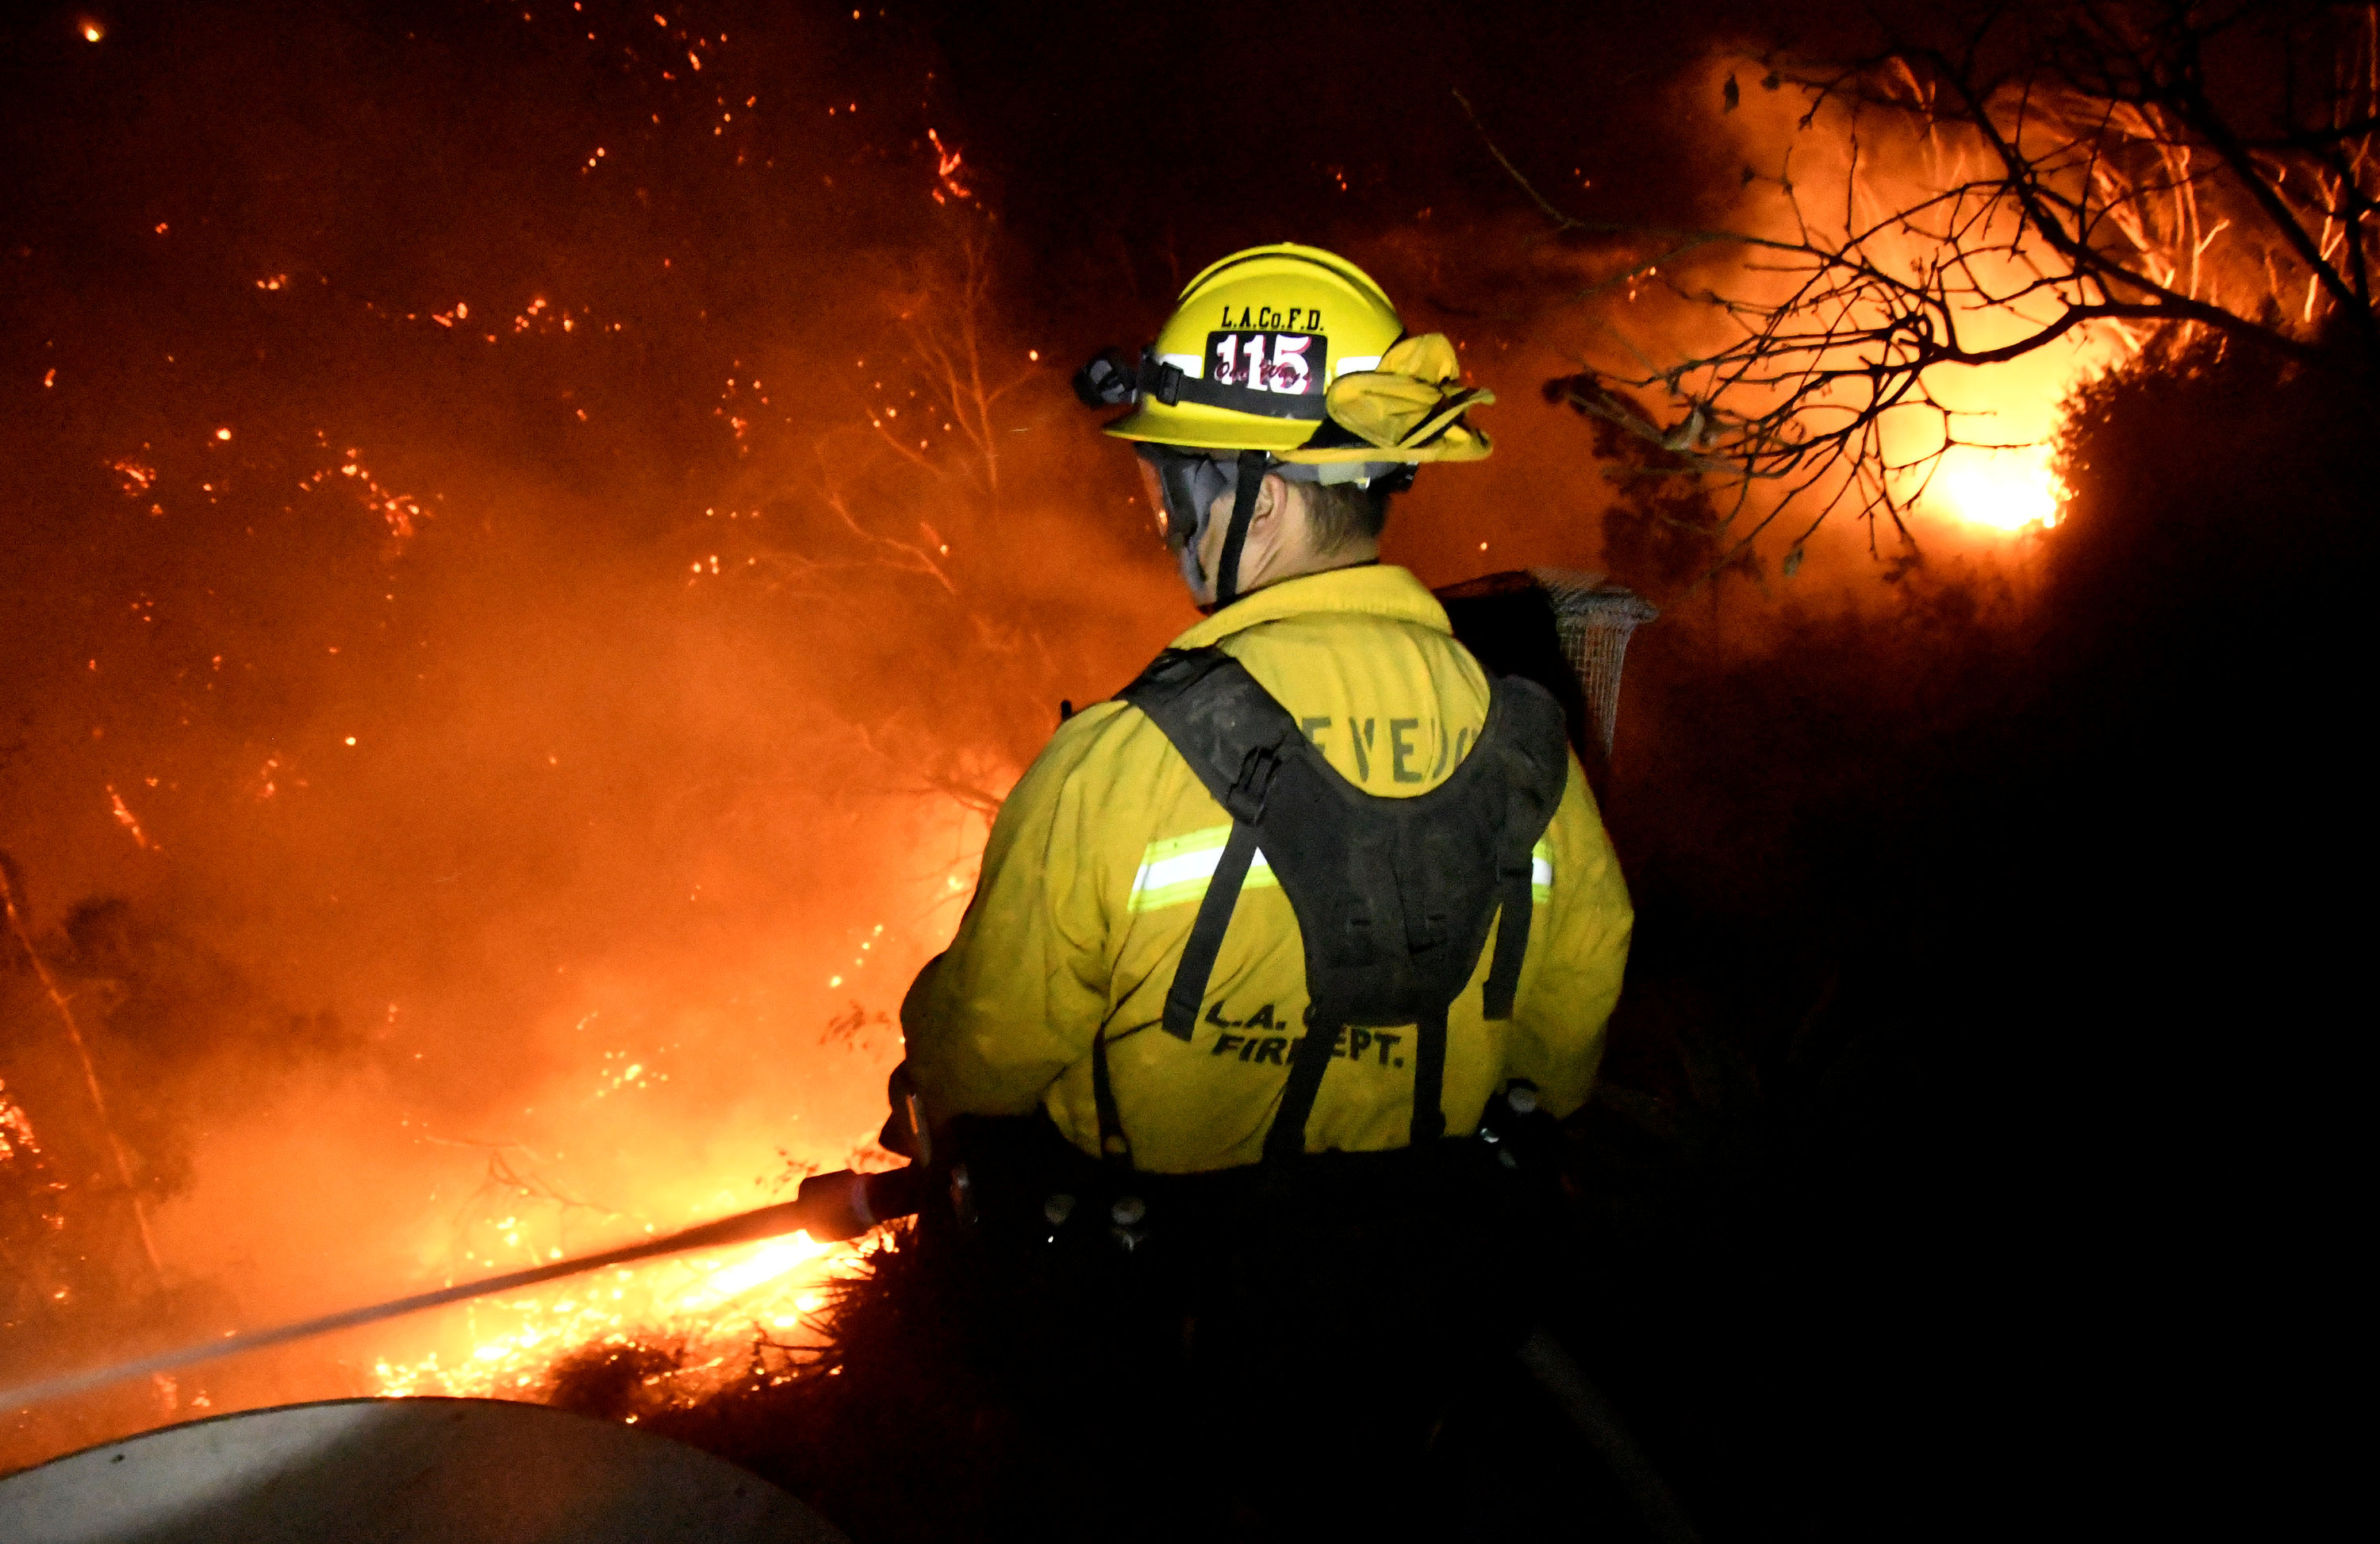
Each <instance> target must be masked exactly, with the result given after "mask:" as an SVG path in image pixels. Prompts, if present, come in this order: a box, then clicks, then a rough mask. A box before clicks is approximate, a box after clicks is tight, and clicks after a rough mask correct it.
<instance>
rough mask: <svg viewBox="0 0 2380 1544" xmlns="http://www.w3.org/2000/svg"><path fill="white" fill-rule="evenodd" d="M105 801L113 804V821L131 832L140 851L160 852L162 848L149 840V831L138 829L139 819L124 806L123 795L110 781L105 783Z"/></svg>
mask: <svg viewBox="0 0 2380 1544" xmlns="http://www.w3.org/2000/svg"><path fill="white" fill-rule="evenodd" d="M107 802H108V803H109V804H111V805H113V806H115V823H116V824H117V825H120V826H122V827H123V828H124V829H125V830H126V831H128V832H129V833H131V834H132V840H133V841H134V842H136V843H138V844H140V850H141V851H142V852H144V853H146V852H162V851H164V849H163V848H161V847H159V846H157V845H154V844H153V843H152V842H151V841H150V840H149V833H146V832H144V831H142V830H141V829H140V820H139V819H138V818H137V817H136V816H134V814H133V813H132V811H131V809H130V808H128V807H127V806H126V804H125V802H124V796H123V795H122V794H119V793H117V792H116V791H115V784H112V783H111V784H107Z"/></svg>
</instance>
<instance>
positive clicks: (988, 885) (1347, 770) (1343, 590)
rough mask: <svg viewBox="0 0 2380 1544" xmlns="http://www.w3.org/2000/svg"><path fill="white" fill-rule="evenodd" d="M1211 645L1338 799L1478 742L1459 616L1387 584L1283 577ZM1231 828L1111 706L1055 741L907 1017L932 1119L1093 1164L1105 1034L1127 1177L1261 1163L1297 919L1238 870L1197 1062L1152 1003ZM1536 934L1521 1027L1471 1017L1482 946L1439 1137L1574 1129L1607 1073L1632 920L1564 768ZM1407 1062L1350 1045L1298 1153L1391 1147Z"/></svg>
mask: <svg viewBox="0 0 2380 1544" xmlns="http://www.w3.org/2000/svg"><path fill="white" fill-rule="evenodd" d="M1208 645H1217V646H1220V647H1221V648H1222V649H1223V650H1225V651H1226V652H1228V653H1230V654H1232V655H1233V656H1234V657H1235V658H1237V659H1238V660H1239V661H1240V663H1242V664H1244V665H1245V666H1246V667H1247V669H1248V671H1249V673H1250V674H1251V675H1254V676H1255V677H1256V679H1257V682H1258V683H1259V684H1261V685H1262V686H1263V687H1264V688H1265V689H1266V690H1267V691H1269V692H1270V693H1271V694H1272V695H1273V697H1274V698H1276V699H1278V700H1279V701H1280V702H1281V705H1282V706H1283V707H1284V708H1286V709H1287V710H1288V711H1290V712H1291V713H1292V714H1293V715H1295V716H1296V717H1297V719H1298V720H1299V722H1300V723H1301V724H1302V725H1303V726H1304V728H1305V731H1306V734H1307V736H1308V737H1309V738H1311V739H1312V740H1313V742H1314V743H1315V745H1316V746H1317V747H1318V748H1320V749H1321V750H1322V752H1323V754H1324V755H1325V756H1326V757H1327V758H1328V759H1329V760H1330V765H1331V766H1332V768H1333V769H1335V770H1336V771H1337V772H1339V773H1340V775H1342V777H1345V778H1347V779H1349V780H1350V781H1352V782H1353V783H1354V784H1355V785H1356V786H1358V787H1360V788H1362V789H1364V790H1365V791H1366V792H1367V793H1371V794H1378V795H1384V796H1389V797H1392V798H1394V797H1406V796H1412V795H1415V794H1419V793H1424V792H1426V791H1427V790H1429V789H1431V788H1434V787H1436V786H1438V784H1439V783H1441V782H1443V781H1444V780H1445V779H1446V777H1447V775H1448V773H1449V772H1451V770H1452V769H1453V767H1454V766H1455V765H1456V763H1457V762H1458V761H1460V760H1461V759H1462V756H1463V753H1464V751H1465V750H1467V749H1468V748H1469V747H1470V745H1471V744H1472V743H1473V742H1474V741H1475V739H1476V738H1477V736H1478V734H1479V730H1480V726H1481V723H1482V722H1483V721H1484V719H1485V718H1486V715H1487V709H1488V683H1487V678H1486V677H1485V675H1482V674H1481V672H1480V669H1479V666H1478V664H1477V663H1476V662H1475V661H1474V660H1473V659H1472V657H1471V655H1470V654H1469V653H1468V652H1467V651H1465V650H1463V647H1462V646H1461V645H1460V644H1458V643H1456V642H1455V640H1454V637H1453V634H1452V631H1451V628H1450V627H1449V626H1448V624H1447V619H1446V613H1445V611H1444V609H1443V608H1441V607H1440V606H1439V603H1438V602H1437V601H1436V600H1435V599H1433V598H1432V597H1431V595H1430V593H1429V591H1428V590H1426V589H1425V588H1423V586H1422V584H1421V582H1420V581H1419V580H1417V579H1415V577H1413V576H1412V575H1411V574H1409V573H1407V572H1406V571H1405V570H1403V569H1402V568H1395V567H1388V566H1381V565H1372V566H1364V567H1356V568H1344V569H1338V570H1334V571H1331V572H1329V573H1324V574H1315V575H1309V576H1306V577H1302V578H1295V579H1289V580H1286V581H1283V582H1281V583H1280V584H1276V585H1272V586H1269V587H1268V588H1266V589H1264V590H1258V591H1257V592H1256V593H1255V594H1252V595H1250V596H1248V597H1247V598H1245V600H1242V601H1240V602H1237V603H1236V604H1233V605H1231V606H1228V607H1226V608H1224V609H1223V610H1222V611H1221V612H1220V613H1218V614H1215V615H1214V616H1211V617H1209V618H1208V619H1207V620H1206V621H1204V622H1202V623H1200V624H1199V625H1198V626H1195V627H1193V628H1191V629H1190V630H1189V631H1188V632H1185V633H1184V634H1183V635H1182V636H1181V637H1180V638H1176V639H1175V640H1174V647H1176V648H1181V649H1193V648H1200V647H1205V646H1208ZM1230 826H1231V820H1230V817H1229V816H1228V815H1227V814H1226V813H1225V812H1224V810H1223V808H1222V807H1221V806H1220V805H1219V804H1217V803H1216V802H1215V800H1214V798H1213V797H1212V796H1210V795H1208V792H1207V790H1206V789H1205V788H1204V787H1203V786H1202V785H1201V784H1199V781H1198V779H1197V777H1196V774H1194V773H1193V772H1191V770H1190V767H1189V764H1188V763H1187V762H1185V761H1184V760H1183V759H1182V758H1181V756H1180V755H1179V754H1177V753H1176V752H1175V750H1174V749H1173V747H1172V744H1171V743H1170V742H1168V741H1167V739H1166V738H1165V736H1164V735H1163V734H1162V733H1161V732H1160V730H1159V729H1158V727H1157V725H1156V724H1155V723H1152V722H1150V720H1149V719H1148V718H1147V716H1146V715H1144V714H1143V713H1142V712H1141V711H1140V710H1138V709H1137V708H1134V707H1131V706H1129V705H1127V704H1125V703H1122V702H1105V703H1100V704H1099V705H1098V706H1096V707H1091V708H1087V709H1085V710H1084V711H1082V712H1080V713H1077V714H1076V715H1075V717H1074V718H1073V719H1071V720H1069V721H1068V722H1067V723H1064V724H1062V726H1061V727H1060V728H1059V730H1058V733H1057V735H1056V736H1054V737H1053V738H1052V739H1051V740H1050V744H1049V746H1048V747H1047V748H1044V749H1043V751H1042V752H1041V755H1040V756H1039V757H1038V759H1037V760H1035V761H1034V763H1033V765H1032V767H1031V769H1030V770H1028V771H1027V772H1026V774H1025V776H1024V778H1023V780H1022V781H1020V782H1019V783H1018V784H1017V785H1016V787H1015V789H1014V792H1012V793H1011V794H1010V796H1009V797H1008V800H1007V803H1006V804H1005V805H1004V806H1002V809H1001V812H1000V816H999V819H998V820H997V821H995V822H994V824H993V826H992V831H991V839H990V845H989V846H988V847H987V849H986V851H985V854H984V864H983V877H982V880H981V881H980V882H979V883H978V885H977V889H976V894H975V897H974V899H973V900H972V901H971V902H970V903H969V905H968V906H967V911H966V915H965V918H964V919H963V920H962V921H961V922H960V924H959V930H958V935H957V937H956V938H955V939H953V941H952V943H951V946H950V948H949V950H948V951H947V952H945V953H944V954H941V956H939V957H938V958H936V959H935V960H934V961H933V962H932V963H931V964H929V966H928V967H926V969H925V970H924V972H923V973H921V974H920V975H919V977H918V978H917V983H916V984H915V985H914V986H913V987H912V988H911V989H910V991H909V996H908V1000H907V1001H906V1002H905V1003H904V1004H903V1005H902V1013H901V1019H902V1028H903V1031H904V1033H905V1035H906V1036H907V1039H908V1059H909V1068H910V1073H911V1076H913V1077H914V1078H915V1079H916V1081H917V1088H918V1090H919V1092H920V1093H921V1094H922V1096H923V1097H924V1099H925V1101H926V1105H927V1108H928V1110H929V1112H931V1114H932V1115H933V1117H934V1118H935V1119H936V1120H938V1121H939V1120H942V1119H947V1118H948V1117H950V1116H953V1115H959V1114H984V1115H1016V1114H1026V1113H1030V1112H1031V1111H1032V1110H1033V1108H1034V1106H1035V1105H1036V1104H1039V1105H1042V1106H1045V1107H1046V1108H1047V1109H1048V1111H1049V1112H1050V1116H1051V1118H1052V1119H1053V1120H1054V1121H1055V1122H1056V1123H1057V1125H1058V1128H1059V1130H1061V1131H1062V1132H1063V1133H1064V1134H1065V1135H1066V1137H1068V1138H1069V1139H1070V1140H1072V1141H1073V1142H1074V1143H1075V1146H1077V1147H1079V1148H1081V1149H1083V1150H1084V1151H1085V1152H1087V1153H1097V1152H1098V1151H1099V1117H1098V1112H1097V1109H1096V1106H1095V1103H1094V1100H1093V1097H1092V1082H1091V1047H1092V1043H1093V1040H1094V1038H1095V1036H1096V1035H1097V1034H1098V1033H1099V1030H1100V1029H1101V1027H1105V1029H1106V1033H1107V1038H1108V1059H1109V1067H1110V1073H1111V1080H1112V1084H1113V1088H1114V1092H1115V1100H1116V1107H1117V1114H1118V1116H1119V1117H1120V1119H1121V1122H1122V1125H1123V1130H1124V1133H1125V1135H1126V1136H1127V1137H1128V1138H1129V1140H1130V1143H1131V1150H1132V1158H1133V1161H1134V1162H1135V1165H1137V1166H1138V1167H1140V1168H1142V1169H1146V1170H1151V1171H1155V1172H1158V1173H1199V1172H1204V1171H1208V1170H1214V1169H1224V1168H1231V1167H1234V1166H1236V1165H1240V1164H1245V1163H1253V1162H1255V1161H1257V1159H1258V1158H1260V1157H1261V1156H1262V1152H1263V1147H1264V1137H1265V1132H1266V1129H1267V1128H1268V1127H1269V1125H1270V1124H1271V1121H1272V1116H1273V1112H1274V1109H1275V1108H1276V1107H1277V1106H1278V1105H1279V1103H1280V1101H1281V1089H1282V1086H1283V1084H1284V1082H1285V1080H1286V1078H1287V1076H1288V1064H1289V1059H1290V1058H1289V1052H1290V1051H1291V1049H1292V1046H1293V1041H1294V1040H1295V1039H1296V1038H1297V1037H1298V1036H1299V1035H1300V1033H1301V1032H1302V1031H1301V1026H1302V1023H1303V1019H1304V1015H1305V1005H1306V991H1305V953H1304V947H1303V944H1302V942H1300V939H1299V936H1298V928H1297V919H1296V917H1295V916H1294V915H1293V913H1292V911H1291V909H1290V905H1289V900H1288V897H1287V896H1286V895H1285V894H1283V893H1282V892H1281V889H1280V887H1279V885H1278V884H1277V883H1276V882H1274V881H1273V880H1272V877H1271V875H1270V873H1269V871H1268V870H1267V869H1266V868H1265V866H1264V859H1263V857H1261V856H1259V857H1257V859H1256V860H1255V862H1254V864H1253V865H1252V866H1251V867H1250V869H1249V871H1248V876H1247V880H1246V881H1245V887H1244V888H1243V890H1242V893H1241V895H1240V899H1239V904H1238V906H1237V907H1236V909H1235V910H1234V911H1233V916H1232V923H1231V929H1230V930H1229V932H1228V933H1226V934H1225V936H1224V941H1223V945H1222V951H1221V954H1220V956H1219V957H1218V959H1217V961H1216V964H1215V969H1214V974H1213V976H1212V977H1211V978H1210V979H1209V980H1208V987H1207V992H1206V999H1205V1003H1204V1004H1203V1011H1202V1013H1201V1015H1200V1017H1199V1021H1198V1024H1197V1027H1196V1034H1195V1036H1194V1038H1193V1039H1191V1041H1190V1043H1188V1044H1186V1045H1185V1044H1184V1043H1183V1042H1182V1041H1180V1040H1179V1039H1174V1038H1173V1037H1172V1036H1171V1035H1168V1034H1166V1033H1163V1032H1162V1031H1161V1029H1160V1027H1159V1025H1160V1020H1161V1018H1162V1016H1163V1012H1164V1001H1165V994H1166V991H1167V990H1168V989H1169V988H1170V987H1171V986H1172V982H1173V976H1174V970H1175V967H1176V965H1177V964H1178V962H1179V960H1180V958H1181V954H1182V950H1183V945H1184V942H1186V941H1187V939H1188V937H1189V933H1190V925H1191V921H1192V919H1193V918H1195V917H1196V913H1197V909H1198V901H1199V899H1200V897H1201V896H1203V895H1204V894H1205V893H1206V887H1207V880H1208V876H1209V875H1210V874H1211V873H1212V872H1213V871H1214V869H1215V865H1216V862H1217V860H1218V858H1219V857H1220V856H1221V853H1222V848H1223V843H1224V839H1225V837H1226V836H1227V835H1228V834H1229V832H1230ZM1535 879H1536V886H1535V915H1534V917H1533V919H1532V924H1531V927H1530V931H1529V942H1528V952H1527V954H1526V955H1525V956H1524V961H1523V964H1522V968H1521V978H1520V987H1519V992H1518V995H1517V997H1516V999H1515V1003H1514V1007H1513V1013H1512V1017H1511V1018H1510V1019H1508V1020H1494V1021H1490V1020H1488V1019H1485V1018H1483V1017H1482V1015H1481V1011H1480V987H1481V984H1482V982H1483V981H1484V980H1485V979H1486V977H1487V972H1488V961H1489V960H1490V958H1491V957H1492V956H1493V954H1494V951H1495V945H1494V942H1493V941H1492V939H1491V940H1490V942H1489V943H1488V948H1486V949H1485V950H1483V951H1482V952H1481V954H1480V957H1479V961H1478V964H1477V965H1476V966H1475V967H1474V970H1473V974H1472V979H1471V983H1470V985H1469V986H1468V987H1466V988H1465V989H1464V991H1463V995H1462V996H1461V997H1460V998H1458V999H1457V1000H1456V1002H1455V1003H1454V1006H1453V1009H1452V1011H1451V1015H1450V1018H1449V1023H1448V1031H1447V1051H1446V1076H1445V1086H1444V1094H1443V1100H1442V1103H1443V1106H1444V1112H1445V1115H1446V1130H1447V1131H1448V1132H1449V1133H1450V1134H1452V1135H1462V1134H1465V1133H1468V1132H1470V1131H1472V1130H1473V1129H1474V1128H1475V1126H1476V1125H1477V1124H1478V1120H1479V1114H1480V1111H1481V1110H1482V1108H1483V1107H1484V1106H1485V1105H1486V1103H1487V1100H1488V1098H1489V1096H1490V1095H1491V1094H1493V1093H1494V1092H1495V1091H1496V1089H1497V1088H1500V1086H1501V1085H1502V1084H1503V1083H1504V1082H1505V1081H1506V1080H1507V1079H1509V1078H1526V1079H1527V1080H1529V1081H1530V1082H1532V1083H1534V1084H1536V1087H1537V1088H1538V1090H1539V1099H1540V1102H1541V1104H1542V1105H1543V1107H1544V1108H1546V1109H1548V1110H1549V1111H1551V1112H1553V1113H1554V1114H1556V1115H1565V1114H1568V1113H1569V1112H1572V1111H1573V1110H1575V1109H1576V1108H1578V1106H1579V1105H1580V1103H1581V1102H1583V1101H1584V1100H1585V1098H1586V1092H1587V1088H1588V1085H1589V1084H1590V1083H1591V1082H1592V1080H1593V1078H1594V1076H1595V1071H1596V1066H1597V1063H1598V1062H1599V1061H1600V1060H1601V1058H1602V1052H1603V1029H1604V1022H1605V1020H1606V1019H1607V1018H1609V1015H1610V1013H1611V1008H1612V1004H1613V1003H1614V1002H1615V1001H1616V1000H1617V999H1618V997H1619V995H1620V980H1621V971H1622V968H1623V967H1624V966H1625V965H1626V963H1627V956H1628V939H1629V929H1630V926H1631V923H1632V920H1633V913H1632V912H1631V910H1630V907H1629V903H1628V893H1627V890H1626V887H1625V886H1624V885H1623V884H1622V883H1621V877H1620V869H1619V865H1618V863H1617V862H1616V861H1615V860H1614V858H1613V857H1612V852H1611V845H1610V842H1609V838H1608V837H1606V835H1605V833H1604V830H1603V822H1602V820H1601V817H1600V816H1599V815H1598V814H1597V810H1596V807H1595V800H1594V796H1592V795H1591V794H1590V793H1589V792H1588V790H1587V786H1586V783H1585V778H1584V777H1583V776H1582V775H1581V774H1580V772H1579V769H1578V765H1577V763H1576V761H1575V760H1573V762H1572V764H1571V769H1570V778H1569V783H1568V784H1567V786H1566V787H1565V788H1564V790H1563V793H1562V796H1561V802H1560V806H1559V808H1557V809H1556V811H1555V814H1554V818H1553V821H1552V823H1551V824H1550V825H1549V826H1548V828H1547V831H1546V833H1545V836H1544V838H1543V839H1542V840H1541V841H1540V842H1539V843H1538V845H1537V848H1536V865H1535ZM1413 1044H1414V1034H1413V1030H1412V1027H1410V1026H1408V1027H1403V1028H1402V1029H1400V1028H1396V1027H1384V1028H1351V1029H1349V1030H1348V1031H1347V1043H1346V1046H1345V1048H1344V1049H1343V1051H1342V1052H1340V1054H1339V1059H1337V1060H1334V1061H1333V1062H1332V1063H1331V1064H1330V1070H1329V1071H1328V1073H1327V1074H1325V1076H1324V1077H1323V1080H1322V1086H1321V1089H1320V1092H1319V1093H1318V1096H1317V1098H1316V1100H1315V1104H1314V1111H1313V1114H1312V1115H1311V1117H1310V1118H1309V1120H1308V1121H1307V1124H1306V1132H1305V1139H1306V1147H1307V1149H1308V1150H1309V1151H1322V1150H1325V1149H1334V1148H1335V1149H1342V1150H1345V1151H1351V1152H1359V1151H1376V1150H1379V1149H1389V1148H1398V1147H1403V1146H1404V1145H1405V1143H1406V1140H1407V1137H1408V1135H1409V1129H1410V1125H1411V1119H1412V1112H1413V1088H1414V1068H1413V1058H1411V1057H1410V1056H1409V1055H1408V1054H1407V1052H1409V1051H1410V1050H1411V1048H1412V1046H1413Z"/></svg>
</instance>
